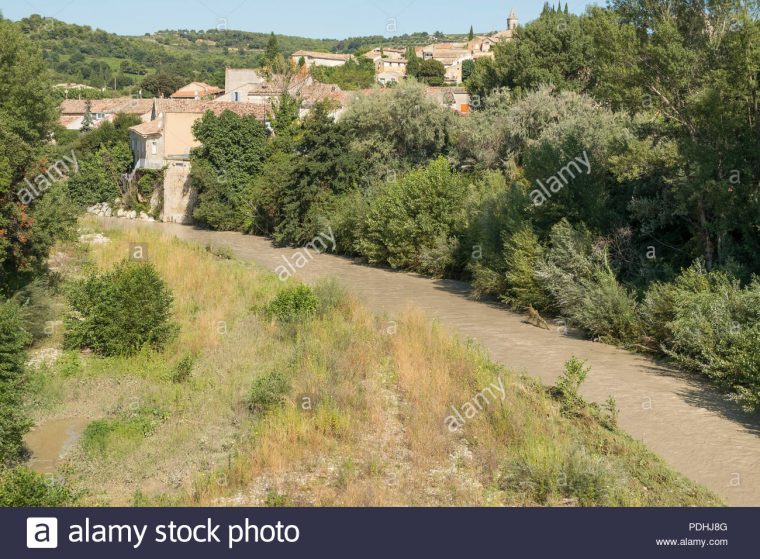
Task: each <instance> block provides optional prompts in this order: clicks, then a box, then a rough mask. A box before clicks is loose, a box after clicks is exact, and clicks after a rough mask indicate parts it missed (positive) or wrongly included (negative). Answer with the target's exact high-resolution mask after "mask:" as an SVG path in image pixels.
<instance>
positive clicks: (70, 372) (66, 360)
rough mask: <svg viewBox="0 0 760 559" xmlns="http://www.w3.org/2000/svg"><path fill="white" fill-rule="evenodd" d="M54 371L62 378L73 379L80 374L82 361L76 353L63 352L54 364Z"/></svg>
mask: <svg viewBox="0 0 760 559" xmlns="http://www.w3.org/2000/svg"><path fill="white" fill-rule="evenodd" d="M55 369H56V371H58V374H60V375H61V376H63V377H74V376H77V375H78V374H79V373H81V372H82V361H81V359H80V358H79V353H78V352H76V351H64V352H63V354H62V355H61V356H60V357H59V358H58V361H56V362H55Z"/></svg>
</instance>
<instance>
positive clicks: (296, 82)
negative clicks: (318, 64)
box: [216, 66, 348, 118]
mask: <svg viewBox="0 0 760 559" xmlns="http://www.w3.org/2000/svg"><path fill="white" fill-rule="evenodd" d="M234 72H240V73H241V75H242V73H243V72H246V71H245V70H235V71H234ZM248 72H254V71H253V70H250V71H248ZM245 76H246V77H245V78H244V79H250V78H252V77H253V76H254V75H253V74H251V73H248V74H246V75H245ZM256 76H258V74H256ZM228 78H231V79H228V81H229V84H228V85H229V86H230V87H234V88H235V89H234V92H236V93H238V94H237V95H233V96H232V97H230V96H229V95H228V94H225V95H224V96H222V97H219V98H218V99H216V102H222V101H229V100H230V98H232V99H233V101H232V102H238V103H252V104H257V105H266V106H267V107H270V106H272V105H274V104H276V103H277V101H278V99H279V98H280V97H281V96H282V95H283V94H284V93H287V94H288V95H290V96H291V97H293V98H295V99H298V100H299V101H300V103H301V107H300V111H299V116H300V117H301V118H303V117H305V116H306V115H307V114H308V113H309V111H311V109H312V108H313V107H314V105H315V104H316V103H317V102H319V101H322V100H328V99H329V100H331V101H334V102H335V105H336V109H335V111H334V112H333V113H332V115H333V116H334V117H335V118H337V117H338V116H340V114H341V113H342V112H343V109H344V107H345V105H346V100H347V98H348V97H347V94H346V92H344V91H343V90H342V89H341V88H340V87H339V86H337V85H335V84H324V83H321V82H319V81H317V80H315V79H314V78H313V77H312V76H311V74H310V73H309V68H308V67H306V66H304V67H303V68H301V69H300V70H298V71H297V72H296V73H295V74H293V75H289V76H272V77H271V78H269V79H265V78H261V79H260V80H256V81H253V82H250V83H244V84H242V85H240V84H239V82H238V83H235V82H234V79H235V75H234V74H231V73H230V72H229V71H228Z"/></svg>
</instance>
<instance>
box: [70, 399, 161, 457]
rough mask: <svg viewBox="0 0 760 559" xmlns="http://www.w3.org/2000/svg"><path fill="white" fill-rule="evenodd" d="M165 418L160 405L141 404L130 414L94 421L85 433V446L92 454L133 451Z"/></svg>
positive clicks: (122, 453)
mask: <svg viewBox="0 0 760 559" xmlns="http://www.w3.org/2000/svg"><path fill="white" fill-rule="evenodd" d="M165 419H166V414H165V413H164V412H163V411H162V410H160V409H158V408H147V407H144V408H139V409H137V410H135V411H134V412H132V413H130V414H129V415H126V416H122V417H116V418H114V419H99V420H97V421H93V422H91V423H90V424H89V425H88V426H87V427H86V428H85V430H84V432H83V433H82V449H83V450H84V451H85V453H87V454H88V455H90V456H98V457H105V456H109V455H115V456H120V455H124V454H126V453H128V452H131V451H133V450H134V449H135V448H136V447H137V446H139V445H140V443H141V442H142V441H143V440H145V439H146V438H147V437H150V436H151V435H152V434H153V433H154V432H155V430H156V428H157V427H158V426H159V425H160V424H161V423H162V422H163V421H164V420H165Z"/></svg>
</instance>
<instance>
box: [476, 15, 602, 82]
mask: <svg viewBox="0 0 760 559" xmlns="http://www.w3.org/2000/svg"><path fill="white" fill-rule="evenodd" d="M585 21H586V20H585V19H583V18H581V17H579V16H575V15H564V14H562V13H557V12H556V11H555V10H553V9H552V10H549V11H544V12H543V13H542V14H541V16H540V17H539V18H538V19H537V20H535V21H533V22H531V23H529V24H528V25H526V26H524V27H519V28H518V29H517V30H515V32H514V38H513V40H511V41H507V42H504V43H501V44H499V45H497V46H496V47H495V48H494V58H493V60H490V59H481V60H480V61H478V63H477V64H476V66H475V69H474V71H473V73H472V76H471V77H470V80H469V81H468V84H467V85H468V89H469V90H470V92H471V93H474V94H478V95H480V96H484V95H486V94H487V93H488V92H490V91H493V90H494V89H498V88H500V87H507V88H510V89H513V90H520V91H530V90H534V89H536V88H538V87H540V86H542V85H549V84H551V85H554V86H555V87H557V88H558V89H571V90H573V91H586V90H587V89H588V87H589V86H590V81H591V78H592V74H591V71H590V69H591V64H592V56H593V51H592V40H591V37H590V36H589V33H588V31H587V30H586V29H585V28H584V22H585Z"/></svg>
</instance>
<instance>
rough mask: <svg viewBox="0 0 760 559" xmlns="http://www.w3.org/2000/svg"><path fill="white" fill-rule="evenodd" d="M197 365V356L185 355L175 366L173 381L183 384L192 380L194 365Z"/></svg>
mask: <svg viewBox="0 0 760 559" xmlns="http://www.w3.org/2000/svg"><path fill="white" fill-rule="evenodd" d="M194 365H195V357H194V356H193V355H185V356H183V357H182V359H180V360H179V362H178V363H177V364H176V365H175V366H174V371H173V372H172V382H173V383H175V384H183V383H185V382H187V381H188V380H190V376H191V375H192V374H193V366H194Z"/></svg>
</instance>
